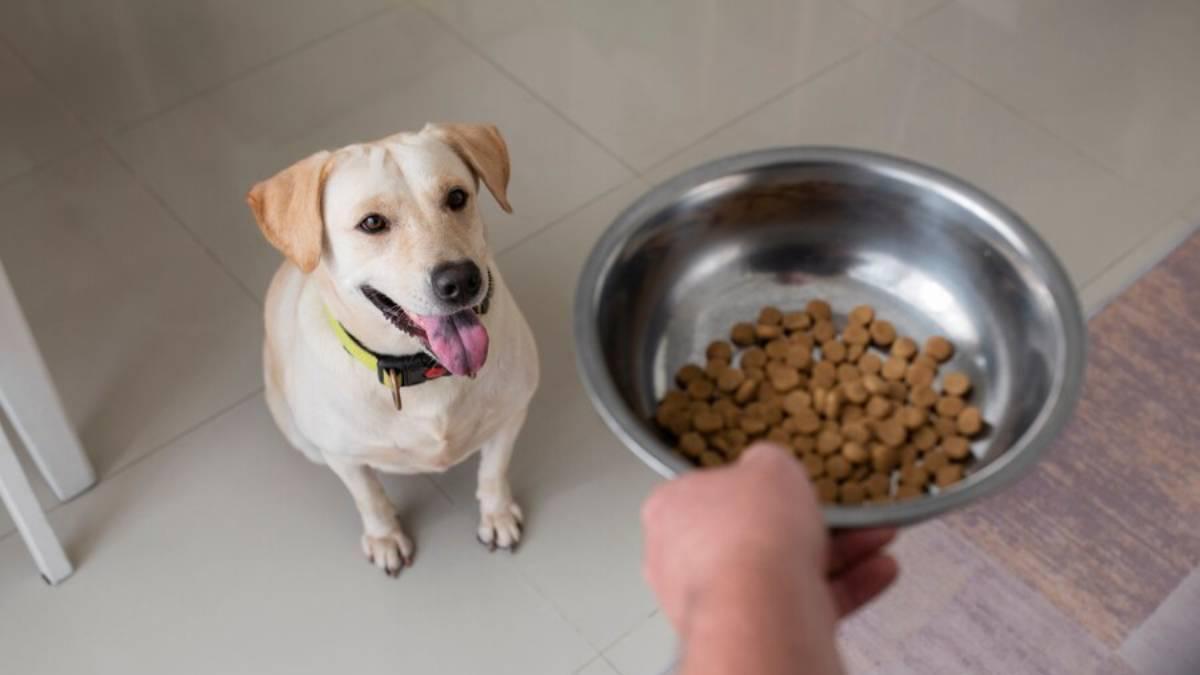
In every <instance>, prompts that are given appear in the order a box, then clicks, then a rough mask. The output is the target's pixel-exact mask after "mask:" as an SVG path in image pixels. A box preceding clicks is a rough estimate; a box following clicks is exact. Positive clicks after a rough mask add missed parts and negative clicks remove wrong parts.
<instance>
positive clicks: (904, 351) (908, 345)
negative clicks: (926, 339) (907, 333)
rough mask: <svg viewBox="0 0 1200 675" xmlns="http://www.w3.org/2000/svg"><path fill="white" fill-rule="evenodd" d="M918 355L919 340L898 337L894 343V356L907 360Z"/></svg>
mask: <svg viewBox="0 0 1200 675" xmlns="http://www.w3.org/2000/svg"><path fill="white" fill-rule="evenodd" d="M916 355H917V341H916V340H914V339H912V338H910V337H902V338H897V339H896V341H895V342H894V343H892V356H896V357H899V358H902V359H904V360H905V361H907V360H909V359H911V358H912V357H914V356H916Z"/></svg>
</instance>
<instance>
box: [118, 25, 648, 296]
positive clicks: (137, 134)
mask: <svg viewBox="0 0 1200 675" xmlns="http://www.w3.org/2000/svg"><path fill="white" fill-rule="evenodd" d="M438 120H463V121H480V122H491V123H494V124H496V125H498V126H499V127H500V130H501V132H502V133H503V134H504V136H505V138H506V139H507V142H508V145H509V149H510V152H511V154H512V162H513V167H512V185H511V186H510V189H509V198H510V201H511V202H512V205H513V208H514V210H515V211H516V213H515V215H511V216H509V215H504V214H502V212H501V211H500V210H499V208H496V207H495V205H494V204H493V203H492V202H491V200H490V199H488V200H486V201H485V204H486V206H485V219H486V220H487V222H488V224H489V229H490V232H491V237H492V241H493V244H494V246H495V247H496V248H497V249H503V248H505V247H507V246H509V245H511V244H513V243H515V242H517V241H519V240H521V239H522V238H524V237H525V236H527V235H529V234H531V233H533V232H535V231H537V230H538V229H539V228H541V227H542V226H544V225H545V224H547V223H549V222H550V221H551V220H553V219H554V218H557V217H559V216H562V215H564V214H566V213H568V212H569V211H571V210H572V209H574V208H576V207H578V206H580V205H581V204H583V203H585V202H586V201H587V200H589V199H591V198H593V197H595V196H597V195H599V194H601V193H602V192H604V191H605V190H607V189H609V188H612V187H614V186H615V185H617V184H619V183H620V182H622V181H624V180H626V179H627V178H628V177H629V176H630V174H629V172H628V171H627V170H625V169H624V168H623V167H621V165H620V164H619V163H618V162H617V161H616V160H615V159H613V158H612V157H610V156H609V155H607V154H605V153H604V152H603V151H602V150H601V149H600V148H599V147H597V146H596V145H595V144H593V143H592V142H590V141H588V140H587V139H586V138H585V137H584V136H582V135H581V134H579V133H578V132H577V131H575V130H574V129H572V128H571V127H570V126H569V125H568V124H567V123H566V122H564V121H563V120H562V119H561V118H560V117H558V116H557V115H556V114H555V113H554V112H552V111H551V110H549V109H548V108H546V107H545V106H544V105H542V104H541V103H539V102H538V101H537V100H535V99H534V98H533V97H532V96H530V95H529V94H528V93H526V92H525V91H524V90H522V89H521V88H520V87H518V86H517V85H515V84H513V83H512V82H511V81H510V80H508V79H507V78H506V77H505V76H504V75H503V74H502V73H500V72H499V71H497V70H496V69H495V68H494V67H493V66H491V65H490V64H488V63H487V62H485V61H484V60H483V59H481V58H480V57H479V56H477V55H475V54H474V53H473V52H471V51H470V50H469V49H468V48H466V47H465V46H463V45H462V44H461V43H460V42H459V41H458V40H457V39H456V38H455V37H454V36H452V35H451V34H449V33H448V32H446V31H445V30H444V29H442V28H441V27H440V26H439V25H438V24H437V23H436V22H435V21H434V20H433V19H432V18H431V17H430V16H428V15H427V14H426V13H424V12H423V11H420V10H410V9H399V10H397V11H395V12H392V13H389V14H387V15H385V16H383V17H380V18H379V19H376V20H373V21H371V22H370V23H368V24H363V25H360V26H357V27H355V28H353V29H350V30H347V31H345V32H343V33H340V34H339V35H337V36H335V37H333V38H331V39H329V40H326V41H324V42H321V43H319V44H317V45H314V46H312V47H310V48H308V49H305V50H303V51H301V52H299V53H296V54H293V55H291V56H289V57H287V58H285V59H283V60H281V61H280V62H278V63H276V64H273V65H271V66H269V67H267V68H264V69H263V70H261V71H258V72H256V73H254V74H253V75H251V76H249V77H247V78H245V79H242V80H239V81H238V82H236V83H234V84H232V85H231V86H229V87H225V88H222V89H220V90H217V91H214V92H212V93H210V94H207V95H205V96H203V97H201V98H199V99H197V100H195V101H193V102H191V103H189V104H187V105H185V106H182V107H181V108H179V109H177V110H174V111H172V112H170V113H168V114H166V115H164V116H162V117H159V118H156V119H154V120H152V121H151V122H149V123H147V124H145V125H143V126H141V127H139V128H137V129H135V130H133V131H132V132H131V133H129V134H126V135H123V136H121V137H120V138H118V139H117V141H116V144H117V148H118V152H120V153H121V154H122V156H124V158H125V159H126V160H127V161H129V163H130V164H132V165H133V166H134V167H135V170H136V171H137V173H138V174H139V175H140V176H141V177H142V178H143V179H144V180H146V181H147V182H148V183H149V184H150V185H151V186H152V187H153V189H154V190H155V191H156V192H157V193H158V194H160V195H161V196H162V197H163V199H164V200H165V201H166V203H167V204H168V205H169V206H170V207H171V209H172V210H173V211H174V212H175V213H177V214H179V216H180V217H181V218H182V219H183V221H184V222H185V223H186V224H187V226H188V227H189V228H190V229H191V230H192V231H193V232H195V233H196V235H197V236H198V237H199V238H200V239H201V240H203V241H204V242H205V245H206V246H208V247H209V248H210V249H211V250H212V251H214V252H215V253H216V255H217V256H218V257H219V258H220V259H221V260H222V261H224V262H225V263H226V264H227V265H229V267H230V268H231V269H233V270H234V272H235V274H237V276H238V277H239V278H240V279H241V280H242V281H243V282H244V283H245V284H246V285H247V286H248V287H249V288H251V289H253V290H254V292H256V293H260V294H265V293H266V288H267V284H268V282H269V280H270V277H271V275H272V274H273V273H274V271H275V268H276V267H277V266H278V264H279V259H280V258H279V255H278V254H277V253H276V252H275V251H274V250H273V249H271V248H270V247H269V246H268V245H267V244H266V242H265V241H264V240H263V238H262V235H261V234H260V233H259V231H258V228H257V227H256V226H255V225H254V220H253V218H251V216H250V213H249V211H248V209H247V208H246V205H245V201H244V198H243V195H244V194H245V193H246V190H248V189H249V187H250V186H251V185H252V184H253V183H254V182H255V181H258V180H261V179H263V178H266V177H267V176H270V175H271V174H273V173H275V172H276V171H278V170H280V169H283V168H284V167H285V166H287V165H288V164H290V163H291V162H293V161H295V160H298V159H300V158H301V157H304V156H305V155H307V154H309V153H311V152H315V151H316V150H319V149H321V148H326V147H336V146H340V145H344V144H347V143H353V142H357V141H365V140H373V139H375V138H379V137H382V136H384V135H387V134H390V133H393V132H396V131H400V130H402V129H416V128H420V127H421V126H422V125H424V124H425V122H427V121H438Z"/></svg>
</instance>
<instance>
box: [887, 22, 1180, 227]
mask: <svg viewBox="0 0 1200 675" xmlns="http://www.w3.org/2000/svg"><path fill="white" fill-rule="evenodd" d="M1184 4H1186V3H1180V2H1174V3H1172V2H1158V1H1155V0H1150V1H1147V2H1122V1H1120V0H1063V1H1062V2H1053V3H1047V2H1042V1H1041V0H1001V1H999V2H978V1H965V0H964V1H956V2H953V3H950V4H948V5H947V6H945V7H943V8H941V9H939V10H938V11H936V12H934V13H932V14H930V15H928V16H927V17H925V18H924V19H922V20H920V21H917V22H915V23H913V24H911V25H910V26H908V27H907V28H906V29H905V31H904V32H903V36H904V38H905V40H907V41H908V42H910V43H911V44H913V45H915V46H917V47H918V48H919V49H921V50H923V51H925V52H926V53H928V54H930V55H933V56H934V57H936V58H938V59H939V60H941V61H942V62H943V63H945V64H947V65H949V66H950V67H952V68H954V69H955V70H957V71H958V72H960V73H962V74H963V75H964V76H966V77H967V78H969V79H971V80H972V81H974V82H976V83H978V84H979V85H980V86H982V87H984V88H985V89H987V90H989V91H991V92H993V93H994V94H996V95H997V96H999V97H1000V98H1001V99H1003V100H1004V101H1005V102H1007V103H1008V104H1010V105H1012V106H1014V107H1015V108H1016V109H1018V110H1019V111H1021V113H1022V114H1024V115H1027V116H1029V118H1030V119H1032V120H1035V121H1036V122H1038V123H1040V124H1043V125H1045V126H1046V127H1047V128H1048V129H1050V130H1051V131H1053V132H1054V133H1056V134H1058V135H1060V136H1061V137H1063V138H1065V139H1068V140H1070V141H1071V142H1072V143H1073V144H1074V145H1075V146H1076V147H1078V148H1080V149H1081V150H1083V151H1084V152H1086V153H1088V154H1090V155H1092V156H1094V157H1096V158H1098V159H1100V160H1101V161H1103V162H1104V163H1105V164H1106V165H1108V166H1109V167H1111V168H1113V169H1115V170H1117V171H1118V172H1120V173H1121V174H1122V175H1123V176H1125V177H1127V178H1129V179H1132V180H1134V181H1136V182H1137V183H1138V184H1139V185H1141V186H1143V187H1144V188H1146V189H1147V190H1150V191H1152V194H1153V195H1154V197H1155V199H1157V200H1160V201H1162V202H1164V203H1165V204H1167V205H1168V206H1170V207H1172V208H1174V209H1178V208H1180V207H1182V206H1183V205H1184V204H1185V203H1186V202H1188V201H1189V200H1191V199H1193V198H1195V196H1196V195H1197V193H1198V190H1197V185H1198V184H1200V78H1198V77H1197V69H1198V68H1200V19H1197V18H1196V15H1197V14H1200V12H1197V11H1196V10H1195V9H1194V8H1193V9H1190V10H1189V9H1186V8H1185V7H1184V6H1183V5H1184ZM1192 4H1193V5H1194V4H1195V3H1192ZM1172 6H1174V11H1172ZM1168 27H1171V28H1174V30H1167V28H1168ZM1181 36H1182V37H1181Z"/></svg>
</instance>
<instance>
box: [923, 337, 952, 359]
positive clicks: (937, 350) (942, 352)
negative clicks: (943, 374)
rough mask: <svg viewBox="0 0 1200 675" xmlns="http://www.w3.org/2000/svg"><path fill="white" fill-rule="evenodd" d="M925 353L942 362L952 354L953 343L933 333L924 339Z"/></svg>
mask: <svg viewBox="0 0 1200 675" xmlns="http://www.w3.org/2000/svg"><path fill="white" fill-rule="evenodd" d="M925 353H926V354H929V355H930V356H932V357H933V358H935V359H937V360H938V362H943V363H944V362H945V361H948V360H949V359H950V357H951V356H954V344H953V343H951V342H950V341H949V340H947V339H946V338H944V337H942V336H940V335H934V336H933V337H931V338H929V339H928V340H926V341H925Z"/></svg>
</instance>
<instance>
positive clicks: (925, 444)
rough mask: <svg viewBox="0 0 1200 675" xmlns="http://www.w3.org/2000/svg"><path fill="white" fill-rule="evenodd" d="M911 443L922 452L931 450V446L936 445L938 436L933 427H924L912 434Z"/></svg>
mask: <svg viewBox="0 0 1200 675" xmlns="http://www.w3.org/2000/svg"><path fill="white" fill-rule="evenodd" d="M912 442H913V445H915V446H917V449H918V450H920V451H922V452H925V451H927V450H932V449H933V446H935V445H937V442H938V434H937V432H936V431H934V430H933V427H931V426H929V425H925V426H923V427H921V428H920V429H917V430H916V431H915V432H913V438H912Z"/></svg>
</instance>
